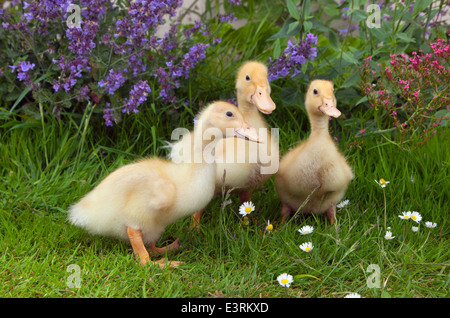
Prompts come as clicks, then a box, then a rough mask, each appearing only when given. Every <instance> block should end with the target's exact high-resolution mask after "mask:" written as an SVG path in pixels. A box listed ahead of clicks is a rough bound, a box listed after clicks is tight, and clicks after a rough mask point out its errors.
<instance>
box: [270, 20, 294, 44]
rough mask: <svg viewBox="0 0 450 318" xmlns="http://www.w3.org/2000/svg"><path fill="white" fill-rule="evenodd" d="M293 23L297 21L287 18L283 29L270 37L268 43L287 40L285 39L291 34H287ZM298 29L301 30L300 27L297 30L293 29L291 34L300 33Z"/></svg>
mask: <svg viewBox="0 0 450 318" xmlns="http://www.w3.org/2000/svg"><path fill="white" fill-rule="evenodd" d="M295 21H297V20H295V19H294V18H288V19H287V20H286V22H285V23H284V25H283V27H282V28H281V29H280V30H279V31H278V32H277V33H275V34H274V35H272V36H271V37H270V38H269V39H268V40H269V41H273V40H276V39H280V38H287V37H289V36H291V33H290V32H288V30H289V26H290V25H291V24H292V23H293V22H295ZM300 29H301V26H299V27H298V29H295V30H294V31H292V32H293V33H294V32H295V33H294V34H296V33H298V32H299V31H300Z"/></svg>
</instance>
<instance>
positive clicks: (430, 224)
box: [425, 221, 437, 229]
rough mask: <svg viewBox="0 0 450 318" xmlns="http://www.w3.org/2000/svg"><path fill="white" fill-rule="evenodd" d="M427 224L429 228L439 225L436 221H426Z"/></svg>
mask: <svg viewBox="0 0 450 318" xmlns="http://www.w3.org/2000/svg"><path fill="white" fill-rule="evenodd" d="M425 226H426V227H427V228H430V229H432V228H435V227H436V226H437V224H436V223H433V222H429V221H427V222H425Z"/></svg>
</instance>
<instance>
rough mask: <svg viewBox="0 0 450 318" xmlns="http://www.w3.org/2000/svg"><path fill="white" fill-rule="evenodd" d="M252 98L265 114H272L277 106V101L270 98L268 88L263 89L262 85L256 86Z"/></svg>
mask: <svg viewBox="0 0 450 318" xmlns="http://www.w3.org/2000/svg"><path fill="white" fill-rule="evenodd" d="M251 98H252V102H253V104H255V105H256V107H257V108H258V109H259V111H260V112H261V113H263V114H270V113H272V112H273V111H274V110H275V108H276V105H275V103H274V102H273V100H272V98H270V94H268V93H267V90H265V89H263V88H262V87H261V86H256V91H255V94H253V95H252V97H251Z"/></svg>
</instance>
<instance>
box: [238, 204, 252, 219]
mask: <svg viewBox="0 0 450 318" xmlns="http://www.w3.org/2000/svg"><path fill="white" fill-rule="evenodd" d="M253 211H255V206H254V205H253V202H252V201H248V202H244V203H242V204H241V206H240V207H239V214H242V216H246V215H249V214H250V213H252V212H253Z"/></svg>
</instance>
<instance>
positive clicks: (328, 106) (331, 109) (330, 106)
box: [319, 98, 341, 118]
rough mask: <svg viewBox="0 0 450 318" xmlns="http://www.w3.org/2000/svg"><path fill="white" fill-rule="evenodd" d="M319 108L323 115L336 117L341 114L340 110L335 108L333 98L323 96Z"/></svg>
mask: <svg viewBox="0 0 450 318" xmlns="http://www.w3.org/2000/svg"><path fill="white" fill-rule="evenodd" d="M319 110H320V111H321V112H322V113H324V114H325V115H328V116H331V117H334V118H337V117H339V116H341V112H340V111H339V109H337V108H336V103H335V102H334V100H333V99H329V98H324V99H323V100H322V105H320V106H319Z"/></svg>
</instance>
